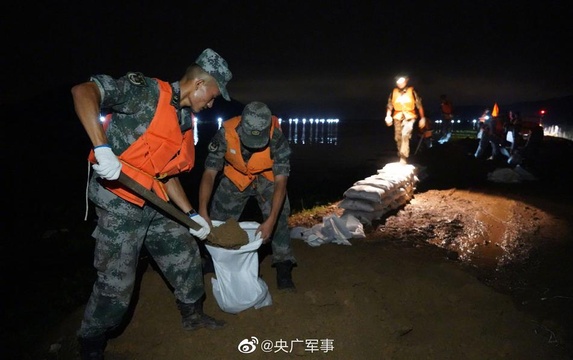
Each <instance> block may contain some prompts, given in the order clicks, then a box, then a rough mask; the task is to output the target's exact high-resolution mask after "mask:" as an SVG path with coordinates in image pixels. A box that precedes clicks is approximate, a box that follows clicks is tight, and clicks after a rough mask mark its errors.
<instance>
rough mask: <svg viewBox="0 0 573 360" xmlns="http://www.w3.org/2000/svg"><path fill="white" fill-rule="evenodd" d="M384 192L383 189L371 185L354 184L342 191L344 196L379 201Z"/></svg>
mask: <svg viewBox="0 0 573 360" xmlns="http://www.w3.org/2000/svg"><path fill="white" fill-rule="evenodd" d="M385 193H386V191H385V190H383V189H380V188H377V187H375V186H371V185H354V186H351V187H350V188H349V189H348V190H346V191H345V192H344V194H343V195H344V197H347V198H351V199H363V200H368V201H370V202H375V203H379V202H381V200H382V197H383V196H384V194H385Z"/></svg>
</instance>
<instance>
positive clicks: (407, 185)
mask: <svg viewBox="0 0 573 360" xmlns="http://www.w3.org/2000/svg"><path fill="white" fill-rule="evenodd" d="M418 181H419V180H418V177H417V176H416V168H415V167H414V166H413V165H410V164H400V163H390V164H386V166H384V167H383V168H382V169H380V170H378V171H377V174H376V175H372V176H368V177H367V178H365V179H364V180H359V181H357V182H355V183H354V184H353V185H352V186H351V187H350V188H348V190H346V191H345V192H344V194H343V195H344V198H343V199H342V201H341V202H340V203H339V204H338V207H340V208H342V209H344V212H343V215H346V214H349V215H352V216H354V217H356V218H357V219H359V220H360V222H361V223H363V224H368V225H370V224H371V223H372V221H373V220H378V219H380V218H381V217H382V216H383V215H384V214H386V213H387V212H389V211H391V210H395V209H397V208H399V207H401V206H403V205H405V204H407V203H408V202H409V201H410V200H411V199H412V197H413V196H414V190H415V189H416V184H417V182H418Z"/></svg>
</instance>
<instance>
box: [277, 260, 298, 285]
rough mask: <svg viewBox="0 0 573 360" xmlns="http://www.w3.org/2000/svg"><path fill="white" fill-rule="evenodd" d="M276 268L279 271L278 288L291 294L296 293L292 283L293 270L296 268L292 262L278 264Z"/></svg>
mask: <svg viewBox="0 0 573 360" xmlns="http://www.w3.org/2000/svg"><path fill="white" fill-rule="evenodd" d="M274 266H275V268H276V269H277V288H278V289H279V290H285V291H289V292H292V291H295V290H296V288H295V286H294V283H293V281H292V268H293V267H294V264H293V263H292V261H290V260H287V261H282V262H278V263H276V264H275V265H274Z"/></svg>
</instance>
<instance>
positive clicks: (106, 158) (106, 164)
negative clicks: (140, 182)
mask: <svg viewBox="0 0 573 360" xmlns="http://www.w3.org/2000/svg"><path fill="white" fill-rule="evenodd" d="M94 154H95V158H96V160H97V164H94V165H92V167H93V169H94V170H95V172H96V173H97V174H98V175H99V176H101V177H102V178H104V179H107V180H117V179H118V178H119V174H120V173H121V162H120V161H119V159H118V158H117V156H115V154H114V153H113V151H112V150H111V148H110V147H109V146H100V147H96V148H95V149H94Z"/></svg>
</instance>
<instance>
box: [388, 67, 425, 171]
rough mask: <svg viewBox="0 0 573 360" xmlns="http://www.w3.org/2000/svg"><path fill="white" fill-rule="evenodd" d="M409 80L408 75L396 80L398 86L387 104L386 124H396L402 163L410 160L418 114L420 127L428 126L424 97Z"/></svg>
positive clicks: (396, 135)
mask: <svg viewBox="0 0 573 360" xmlns="http://www.w3.org/2000/svg"><path fill="white" fill-rule="evenodd" d="M408 80H409V79H408V77H407V76H401V77H399V78H398V79H397V80H396V87H395V88H394V90H392V92H391V93H390V96H389V97H388V103H387V105H386V118H385V121H386V125H388V126H392V124H394V140H395V141H396V146H397V148H398V157H399V158H400V163H401V164H406V163H407V162H408V157H409V156H410V139H411V138H412V130H413V129H414V123H415V122H416V119H418V116H419V118H420V121H419V123H418V126H419V127H420V129H423V128H424V127H425V126H426V117H425V116H424V108H423V106H422V98H421V97H420V96H418V94H417V93H416V90H414V87H413V86H407V85H408Z"/></svg>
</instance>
